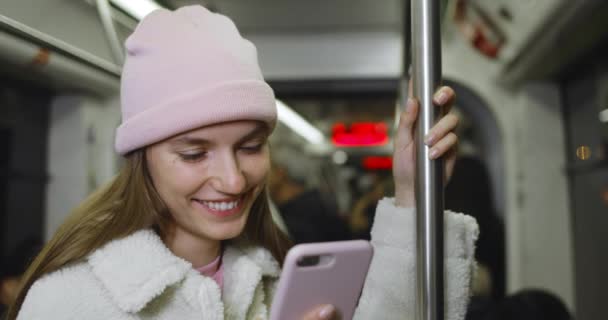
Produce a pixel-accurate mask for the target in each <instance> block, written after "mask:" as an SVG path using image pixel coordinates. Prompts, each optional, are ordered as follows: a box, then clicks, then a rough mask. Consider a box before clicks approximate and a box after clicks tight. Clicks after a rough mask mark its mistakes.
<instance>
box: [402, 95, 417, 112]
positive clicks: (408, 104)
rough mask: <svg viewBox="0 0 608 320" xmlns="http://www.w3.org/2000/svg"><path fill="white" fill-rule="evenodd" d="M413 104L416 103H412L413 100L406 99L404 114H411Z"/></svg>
mask: <svg viewBox="0 0 608 320" xmlns="http://www.w3.org/2000/svg"><path fill="white" fill-rule="evenodd" d="M415 104H416V101H414V99H412V98H407V102H406V103H405V112H407V113H410V112H412V108H414V105H415Z"/></svg>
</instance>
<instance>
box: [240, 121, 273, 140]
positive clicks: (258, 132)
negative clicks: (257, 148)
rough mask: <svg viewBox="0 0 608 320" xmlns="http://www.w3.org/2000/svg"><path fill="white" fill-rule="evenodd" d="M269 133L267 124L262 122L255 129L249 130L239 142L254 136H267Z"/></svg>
mask: <svg viewBox="0 0 608 320" xmlns="http://www.w3.org/2000/svg"><path fill="white" fill-rule="evenodd" d="M267 135H268V128H266V126H265V125H262V124H260V125H258V126H257V127H256V128H255V129H253V130H252V131H251V132H249V133H248V134H246V135H245V136H243V137H242V138H241V139H239V143H243V142H246V141H248V140H251V139H253V138H257V137H259V136H267Z"/></svg>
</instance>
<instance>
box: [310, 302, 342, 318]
mask: <svg viewBox="0 0 608 320" xmlns="http://www.w3.org/2000/svg"><path fill="white" fill-rule="evenodd" d="M338 319H339V318H338V316H337V315H336V308H335V307H334V306H332V305H331V304H323V305H320V306H317V307H316V308H314V309H312V310H311V311H310V312H308V313H307V314H306V315H304V318H302V320H338Z"/></svg>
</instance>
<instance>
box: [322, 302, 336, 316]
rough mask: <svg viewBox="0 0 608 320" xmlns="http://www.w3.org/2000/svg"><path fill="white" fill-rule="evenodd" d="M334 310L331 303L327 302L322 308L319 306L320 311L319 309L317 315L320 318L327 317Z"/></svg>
mask: <svg viewBox="0 0 608 320" xmlns="http://www.w3.org/2000/svg"><path fill="white" fill-rule="evenodd" d="M334 310H335V308H334V306H332V305H331V304H328V305H326V306H324V307H323V308H321V311H319V317H320V318H321V319H329V318H331V316H332V315H333V314H334Z"/></svg>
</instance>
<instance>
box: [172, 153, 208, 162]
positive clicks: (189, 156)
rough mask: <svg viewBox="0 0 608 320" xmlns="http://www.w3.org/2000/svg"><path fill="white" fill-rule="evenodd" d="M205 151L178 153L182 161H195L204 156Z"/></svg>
mask: <svg viewBox="0 0 608 320" xmlns="http://www.w3.org/2000/svg"><path fill="white" fill-rule="evenodd" d="M205 154H206V153H205V152H196V153H179V157H180V158H182V160H184V161H197V160H201V159H202V158H204V157H205Z"/></svg>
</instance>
